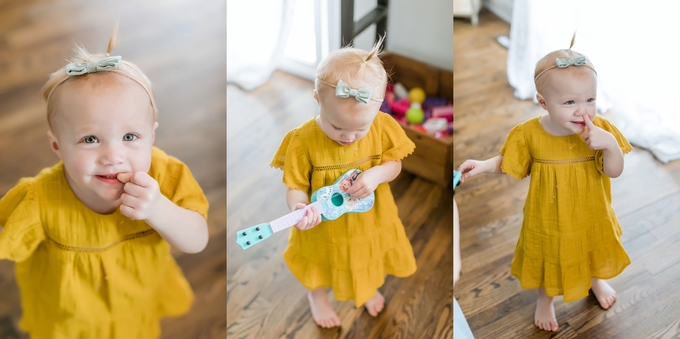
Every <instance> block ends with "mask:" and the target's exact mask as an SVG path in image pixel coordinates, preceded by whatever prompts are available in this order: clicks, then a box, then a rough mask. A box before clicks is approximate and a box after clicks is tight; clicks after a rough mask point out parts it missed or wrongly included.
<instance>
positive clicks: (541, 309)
mask: <svg viewBox="0 0 680 339" xmlns="http://www.w3.org/2000/svg"><path fill="white" fill-rule="evenodd" d="M534 325H536V326H537V327H538V328H540V329H542V330H545V331H557V328H558V326H557V318H555V307H554V306H553V297H549V296H548V295H547V294H545V289H544V288H539V289H538V300H537V301H536V313H535V314H534Z"/></svg>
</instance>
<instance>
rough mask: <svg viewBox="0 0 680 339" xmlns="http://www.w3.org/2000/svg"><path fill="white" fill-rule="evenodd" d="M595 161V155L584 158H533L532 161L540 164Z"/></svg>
mask: <svg viewBox="0 0 680 339" xmlns="http://www.w3.org/2000/svg"><path fill="white" fill-rule="evenodd" d="M586 161H595V157H584V158H574V159H563V160H544V159H534V162H537V163H541V164H574V163H577V162H586Z"/></svg>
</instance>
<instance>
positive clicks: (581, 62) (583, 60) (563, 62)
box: [555, 55, 586, 68]
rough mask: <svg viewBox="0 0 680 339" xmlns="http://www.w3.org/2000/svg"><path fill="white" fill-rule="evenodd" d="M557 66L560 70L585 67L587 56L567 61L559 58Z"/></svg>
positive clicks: (556, 61)
mask: <svg viewBox="0 0 680 339" xmlns="http://www.w3.org/2000/svg"><path fill="white" fill-rule="evenodd" d="M555 64H557V67H559V68H565V67H569V66H572V65H574V66H583V65H585V64H586V56H585V55H581V56H577V57H575V58H573V59H567V58H557V59H555Z"/></svg>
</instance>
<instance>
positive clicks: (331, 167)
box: [313, 154, 381, 171]
mask: <svg viewBox="0 0 680 339" xmlns="http://www.w3.org/2000/svg"><path fill="white" fill-rule="evenodd" d="M380 158H381V155H380V154H376V155H371V156H370V157H366V158H363V159H361V160H357V161H353V162H350V163H349V164H343V165H332V166H319V167H314V168H313V170H314V171H327V170H334V169H341V168H350V167H354V166H357V165H360V164H363V163H365V162H367V161H370V160H380Z"/></svg>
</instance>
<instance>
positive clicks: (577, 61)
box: [534, 55, 597, 81]
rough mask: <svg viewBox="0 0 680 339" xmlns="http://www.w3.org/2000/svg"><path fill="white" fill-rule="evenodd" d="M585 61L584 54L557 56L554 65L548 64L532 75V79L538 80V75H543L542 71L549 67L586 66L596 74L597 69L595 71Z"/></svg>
mask: <svg viewBox="0 0 680 339" xmlns="http://www.w3.org/2000/svg"><path fill="white" fill-rule="evenodd" d="M586 61H587V59H586V56H585V55H581V56H577V57H575V58H573V59H568V58H557V59H555V65H554V66H550V67H548V68H546V69H544V70H543V72H541V73H538V75H537V76H536V77H534V81H536V80H538V77H540V76H541V75H543V73H545V72H547V71H549V70H551V69H553V68H567V67H569V66H586V67H588V68H590V69H592V70H593V72H595V74H597V71H595V69H594V68H592V67H591V66H589V65H588V64H587V63H586Z"/></svg>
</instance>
